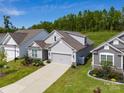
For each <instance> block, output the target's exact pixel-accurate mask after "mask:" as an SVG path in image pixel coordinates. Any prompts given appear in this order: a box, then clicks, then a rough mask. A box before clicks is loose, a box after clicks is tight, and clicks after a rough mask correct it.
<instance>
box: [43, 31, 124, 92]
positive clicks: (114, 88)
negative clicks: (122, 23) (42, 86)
mask: <svg viewBox="0 0 124 93" xmlns="http://www.w3.org/2000/svg"><path fill="white" fill-rule="evenodd" d="M85 34H86V35H87V36H88V37H89V38H91V39H92V40H93V41H94V42H96V44H95V46H97V45H99V44H100V43H102V42H104V41H106V40H108V39H109V38H110V37H112V36H113V35H115V34H117V32H88V33H85ZM90 68H91V59H89V60H88V62H87V64H86V65H82V66H78V67H77V68H76V69H74V68H70V69H69V70H68V71H67V72H66V73H65V74H64V75H63V76H62V77H61V78H60V79H58V80H57V81H56V82H55V83H54V84H53V85H52V86H51V87H49V88H48V89H47V90H46V91H45V93H93V90H94V89H95V88H97V87H100V88H101V90H102V93H123V92H124V85H116V84H111V83H106V82H103V81H98V80H94V79H92V78H90V77H88V76H87V72H88V71H89V70H90Z"/></svg>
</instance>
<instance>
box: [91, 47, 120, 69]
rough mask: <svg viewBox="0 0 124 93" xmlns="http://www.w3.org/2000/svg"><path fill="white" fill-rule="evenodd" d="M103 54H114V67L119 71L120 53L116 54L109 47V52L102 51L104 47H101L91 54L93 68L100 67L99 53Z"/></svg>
mask: <svg viewBox="0 0 124 93" xmlns="http://www.w3.org/2000/svg"><path fill="white" fill-rule="evenodd" d="M104 52H106V53H112V54H114V66H115V67H116V68H119V69H120V68H121V53H119V52H117V51H116V50H115V49H112V48H111V47H109V50H104V47H102V48H100V49H99V50H97V51H94V52H93V56H94V58H93V59H94V66H98V65H100V60H99V55H100V53H104Z"/></svg>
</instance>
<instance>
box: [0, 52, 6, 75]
mask: <svg viewBox="0 0 124 93" xmlns="http://www.w3.org/2000/svg"><path fill="white" fill-rule="evenodd" d="M5 65H6V56H5V53H4V52H3V51H0V69H1V70H0V76H3V74H4V73H3V68H4V66H5Z"/></svg>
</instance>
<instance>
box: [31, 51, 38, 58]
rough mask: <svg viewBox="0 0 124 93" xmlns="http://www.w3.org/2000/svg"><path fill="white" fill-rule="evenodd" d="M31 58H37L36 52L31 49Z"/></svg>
mask: <svg viewBox="0 0 124 93" xmlns="http://www.w3.org/2000/svg"><path fill="white" fill-rule="evenodd" d="M32 57H34V58H36V57H37V50H36V49H32Z"/></svg>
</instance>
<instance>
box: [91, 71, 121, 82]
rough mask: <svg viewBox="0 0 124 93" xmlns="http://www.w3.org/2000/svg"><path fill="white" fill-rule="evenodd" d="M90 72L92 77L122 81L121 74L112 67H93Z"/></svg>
mask: <svg viewBox="0 0 124 93" xmlns="http://www.w3.org/2000/svg"><path fill="white" fill-rule="evenodd" d="M90 74H91V75H92V76H94V77H98V78H103V79H107V80H112V81H114V82H115V81H118V82H122V81H123V74H122V73H119V72H117V71H115V70H112V69H108V70H105V69H94V70H93V71H91V72H90Z"/></svg>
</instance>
